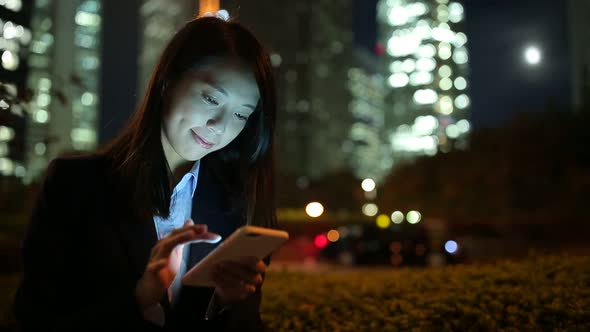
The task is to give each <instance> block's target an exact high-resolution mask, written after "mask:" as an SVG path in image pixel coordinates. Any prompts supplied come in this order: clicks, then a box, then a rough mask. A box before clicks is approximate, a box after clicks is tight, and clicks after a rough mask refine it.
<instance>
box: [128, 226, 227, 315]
mask: <svg viewBox="0 0 590 332" xmlns="http://www.w3.org/2000/svg"><path fill="white" fill-rule="evenodd" d="M220 239H221V236H219V235H218V234H215V233H211V232H208V231H207V225H204V224H198V225H195V224H194V223H193V221H192V220H190V219H188V220H187V221H185V223H184V227H182V228H179V229H175V230H173V231H172V232H170V234H169V235H168V236H166V237H165V238H163V239H161V240H160V241H158V242H157V243H156V244H155V245H154V247H153V248H152V251H151V254H150V259H149V261H148V264H147V267H146V269H145V271H144V273H143V276H142V277H141V278H140V279H139V281H138V282H137V285H136V287H135V296H136V299H137V302H138V303H139V305H140V307H141V308H142V309H145V308H147V307H149V306H152V305H154V304H156V303H158V302H160V300H161V299H162V297H163V296H164V294H165V293H166V290H167V289H168V287H170V285H171V284H172V281H173V280H174V277H175V276H176V273H177V272H178V270H179V268H180V263H181V261H182V251H183V248H184V244H186V243H192V242H208V243H216V242H218V241H219V240H220Z"/></svg>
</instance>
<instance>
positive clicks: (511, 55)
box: [465, 0, 571, 127]
mask: <svg viewBox="0 0 590 332" xmlns="http://www.w3.org/2000/svg"><path fill="white" fill-rule="evenodd" d="M465 12H466V30H467V31H466V33H467V36H468V38H469V44H468V45H469V46H468V47H469V51H470V67H471V91H470V93H471V100H472V105H471V106H472V108H471V110H472V121H473V124H474V126H475V127H489V126H498V125H501V124H502V123H505V122H506V121H507V120H508V119H509V118H510V117H511V116H513V115H514V113H516V112H522V111H527V112H540V111H543V110H544V109H546V105H547V103H548V102H552V103H556V104H558V105H562V106H565V107H568V106H570V104H571V92H570V91H571V84H570V77H571V75H570V52H569V44H568V27H567V16H566V13H567V10H566V1H563V0H467V1H466V3H465ZM531 43H532V44H535V45H538V46H539V47H540V48H541V49H542V52H543V55H542V56H543V60H542V62H541V64H540V65H539V66H538V67H530V66H527V65H526V64H525V62H524V61H523V55H522V54H523V49H524V48H525V47H526V45H528V44H531Z"/></svg>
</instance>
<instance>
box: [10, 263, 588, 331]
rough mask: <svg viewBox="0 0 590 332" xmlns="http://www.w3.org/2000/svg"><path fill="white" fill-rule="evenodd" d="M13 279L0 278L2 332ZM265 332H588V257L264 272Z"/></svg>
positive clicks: (263, 312) (11, 293)
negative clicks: (395, 268)
mask: <svg viewBox="0 0 590 332" xmlns="http://www.w3.org/2000/svg"><path fill="white" fill-rule="evenodd" d="M15 285H16V278H15V277H14V276H10V277H6V276H5V277H3V278H0V291H1V292H2V294H3V295H2V296H1V297H0V301H2V302H1V303H0V311H1V312H0V330H3V329H6V328H8V329H10V328H11V327H13V324H14V320H13V319H14V318H13V317H12V316H11V315H10V312H9V308H10V307H9V303H10V302H9V301H10V300H11V299H10V298H11V296H12V295H13V294H14V286H15ZM263 293H264V296H263V301H262V307H261V312H262V318H263V320H264V321H265V323H266V324H267V325H268V327H269V330H271V331H590V257H568V256H545V257H529V258H528V259H526V260H523V261H520V262H513V261H500V262H497V263H495V264H493V265H492V264H486V265H465V266H450V267H443V268H426V269H417V268H405V269H398V270H393V269H386V268H374V269H371V268H363V269H358V270H349V269H333V270H327V269H323V270H320V271H316V272H293V271H284V270H277V269H273V268H271V269H269V271H268V273H267V278H266V281H265V285H264V287H263Z"/></svg>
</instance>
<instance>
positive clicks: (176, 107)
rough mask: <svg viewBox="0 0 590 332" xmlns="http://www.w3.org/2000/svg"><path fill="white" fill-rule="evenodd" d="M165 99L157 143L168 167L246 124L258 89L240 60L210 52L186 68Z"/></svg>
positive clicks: (226, 139)
mask: <svg viewBox="0 0 590 332" xmlns="http://www.w3.org/2000/svg"><path fill="white" fill-rule="evenodd" d="M169 96H170V98H169V99H168V100H166V101H165V109H164V118H163V125H162V146H163V147H164V152H165V154H166V159H167V160H168V164H169V165H170V167H171V168H172V169H173V170H174V168H175V167H176V166H178V165H179V164H180V163H182V162H184V161H195V160H199V159H201V158H203V157H204V156H205V155H207V154H208V153H211V152H213V151H216V150H219V149H222V148H223V147H225V146H226V145H228V144H229V143H230V142H231V141H232V140H233V139H234V138H236V136H238V134H239V133H240V132H241V131H242V129H244V127H245V126H246V121H247V120H248V117H249V116H250V115H251V114H252V113H253V112H254V109H255V108H256V104H257V103H258V99H259V98H260V93H259V91H258V85H257V84H256V80H255V78H254V75H253V73H252V72H251V71H250V70H248V69H247V68H246V67H245V66H243V65H241V64H239V63H237V62H235V61H227V60H225V59H223V58H214V59H213V60H212V61H207V62H206V63H203V64H202V65H199V66H197V67H196V68H195V69H192V70H190V71H189V72H187V73H186V74H185V75H184V76H183V77H182V78H181V80H180V81H178V82H177V83H176V84H175V86H174V87H173V90H172V91H171V93H170V95H169Z"/></svg>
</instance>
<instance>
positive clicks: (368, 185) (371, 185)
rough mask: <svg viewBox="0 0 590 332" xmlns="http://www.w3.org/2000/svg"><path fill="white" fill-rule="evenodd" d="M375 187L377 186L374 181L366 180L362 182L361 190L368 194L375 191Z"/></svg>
mask: <svg viewBox="0 0 590 332" xmlns="http://www.w3.org/2000/svg"><path fill="white" fill-rule="evenodd" d="M375 186H376V184H375V181H374V180H373V179H364V180H363V182H361V188H363V190H364V191H367V192H369V191H373V190H375Z"/></svg>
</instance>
